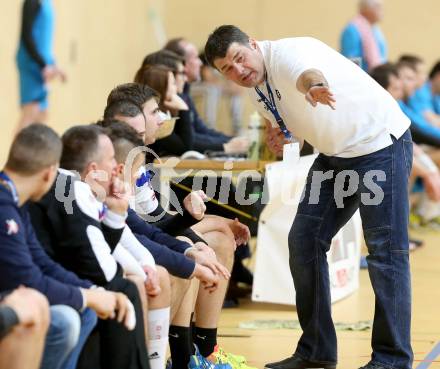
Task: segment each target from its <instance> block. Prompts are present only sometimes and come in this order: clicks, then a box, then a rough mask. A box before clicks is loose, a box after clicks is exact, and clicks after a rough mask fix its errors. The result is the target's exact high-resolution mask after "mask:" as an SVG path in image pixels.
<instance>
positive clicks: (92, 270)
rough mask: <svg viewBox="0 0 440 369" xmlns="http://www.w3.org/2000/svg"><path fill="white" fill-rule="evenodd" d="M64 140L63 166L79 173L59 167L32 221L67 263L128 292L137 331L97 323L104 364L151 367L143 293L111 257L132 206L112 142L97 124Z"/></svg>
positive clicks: (68, 134)
mask: <svg viewBox="0 0 440 369" xmlns="http://www.w3.org/2000/svg"><path fill="white" fill-rule="evenodd" d="M62 140H63V151H62V155H61V160H60V163H61V166H63V167H65V168H68V169H70V170H75V171H76V172H77V173H79V176H80V178H76V177H75V176H74V175H73V174H72V173H69V172H67V171H65V170H63V171H61V173H59V174H58V177H57V180H56V183H55V184H54V186H52V188H51V190H50V191H49V192H48V193H47V194H46V195H45V196H44V197H43V198H42V199H41V200H40V201H39V202H38V203H37V204H35V205H34V206H33V214H32V221H33V223H34V226H35V228H36V230H37V234H38V236H39V238H40V240H41V241H42V243H43V244H44V245H45V247H46V248H47V249H48V250H50V252H51V253H52V254H53V255H54V257H55V258H56V260H57V261H59V262H60V263H61V264H62V265H63V266H65V267H66V268H67V269H69V270H72V271H74V272H75V273H76V274H77V275H79V276H80V277H82V278H87V279H88V280H90V281H92V282H93V283H94V284H96V285H98V286H102V287H105V288H106V289H109V290H112V291H117V292H123V293H125V294H126V295H127V297H128V298H129V299H130V301H131V302H132V304H133V305H134V315H133V316H135V319H134V320H133V321H132V323H134V322H135V324H133V325H132V326H131V327H130V328H131V329H133V328H134V329H133V330H129V329H127V327H125V326H123V325H121V324H120V323H118V322H117V321H100V322H99V323H98V328H99V337H100V344H101V347H103V349H102V350H101V357H100V361H101V366H102V367H103V368H105V369H107V368H114V369H119V368H127V369H139V368H142V369H148V368H149V365H148V354H147V349H146V342H145V330H144V319H143V313H142V306H141V301H140V297H139V293H138V290H137V288H136V285H135V284H133V283H132V282H130V281H128V280H126V279H124V278H123V270H122V267H121V266H120V265H119V264H118V263H117V262H116V260H115V259H114V257H113V256H112V252H113V251H115V249H116V248H117V246H118V245H119V242H120V240H121V239H122V238H123V236H124V229H125V217H126V211H127V206H128V204H127V200H126V199H125V198H124V196H123V191H122V188H121V187H120V186H119V185H118V182H117V181H115V178H114V175H113V174H112V172H113V169H114V164H115V161H114V151H113V146H112V144H111V142H110V140H109V139H108V137H107V136H106V135H105V134H104V132H103V131H102V129H101V128H99V127H97V126H94V125H92V126H77V127H72V128H71V129H69V130H68V131H67V132H66V133H65V134H64V135H63V137H62ZM81 179H82V180H81ZM85 181H87V183H86V182H85ZM97 198H99V199H100V200H101V201H98V200H97ZM104 201H105V205H104V203H103V202H104Z"/></svg>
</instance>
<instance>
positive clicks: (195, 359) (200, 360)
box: [188, 345, 232, 369]
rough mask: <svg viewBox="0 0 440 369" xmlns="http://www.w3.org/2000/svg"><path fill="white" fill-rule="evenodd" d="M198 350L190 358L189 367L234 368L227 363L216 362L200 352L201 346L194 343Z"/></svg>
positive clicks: (207, 368)
mask: <svg viewBox="0 0 440 369" xmlns="http://www.w3.org/2000/svg"><path fill="white" fill-rule="evenodd" d="M194 347H195V349H196V352H195V354H194V355H192V356H191V357H190V359H189V363H188V369H232V367H231V365H229V364H227V363H214V362H213V361H210V360H208V359H207V358H206V357H204V356H202V355H201V354H200V351H199V348H198V347H197V346H196V345H194Z"/></svg>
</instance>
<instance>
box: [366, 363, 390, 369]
mask: <svg viewBox="0 0 440 369" xmlns="http://www.w3.org/2000/svg"><path fill="white" fill-rule="evenodd" d="M359 369H387V368H385V367H384V366H382V365H379V364H374V363H369V364H367V365H365V366H362V367H360V368H359Z"/></svg>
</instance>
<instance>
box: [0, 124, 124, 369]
mask: <svg viewBox="0 0 440 369" xmlns="http://www.w3.org/2000/svg"><path fill="white" fill-rule="evenodd" d="M61 149H62V144H61V141H60V139H59V137H58V136H57V134H56V133H55V132H54V131H53V130H52V129H51V128H49V127H46V126H43V125H32V126H30V127H28V128H25V129H24V130H22V131H21V132H20V133H19V134H18V135H17V136H16V138H15V140H14V141H13V143H12V146H11V149H10V152H9V156H8V160H7V163H6V166H5V168H4V170H3V171H2V172H1V173H0V223H2V224H4V225H5V226H4V227H1V229H0V292H2V293H4V292H6V291H11V290H13V289H16V288H18V287H19V286H21V285H23V286H26V287H30V288H33V289H35V290H37V291H39V292H41V293H43V294H44V295H45V296H46V298H47V299H48V300H49V303H50V305H52V306H51V308H50V315H51V318H50V325H49V331H48V335H47V338H46V347H45V351H44V354H43V362H42V365H41V367H42V368H69V369H73V368H75V366H76V362H77V360H78V356H79V354H80V352H81V349H82V346H83V345H84V342H85V340H86V339H87V337H88V335H89V333H90V332H91V330H92V329H93V327H94V326H95V324H96V315H95V313H94V312H93V311H91V310H90V309H86V308H87V307H90V308H91V309H93V310H95V311H96V313H97V314H98V315H99V316H100V317H102V318H104V319H106V318H109V317H112V318H113V317H114V315H115V310H116V309H118V310H119V314H118V318H119V320H120V321H122V319H125V315H126V314H125V312H126V308H125V304H126V301H127V300H126V298H125V296H123V295H121V294H114V293H112V292H107V291H100V290H94V289H90V288H91V287H92V283H90V282H89V281H87V280H82V279H80V278H78V277H77V276H76V275H75V274H73V273H72V272H69V271H67V270H66V269H64V268H62V267H61V266H60V265H58V264H57V263H55V262H54V261H52V260H51V259H50V258H49V257H48V256H47V254H46V253H45V252H44V250H43V249H42V247H41V245H40V243H39V242H38V240H37V239H36V237H35V233H34V229H33V227H32V225H31V222H30V219H29V214H28V211H27V208H26V206H24V204H25V203H26V202H27V201H28V200H33V201H36V200H39V199H40V198H41V197H42V196H43V195H44V194H45V193H46V192H47V191H48V189H49V188H50V187H51V185H52V183H53V181H54V179H55V176H56V171H57V168H58V163H59V160H60V155H61ZM37 303H38V302H37ZM55 305H56V306H55ZM75 310H76V311H80V310H82V312H81V314H80V318H81V320H80V319H79V318H78V313H77V312H76V311H75Z"/></svg>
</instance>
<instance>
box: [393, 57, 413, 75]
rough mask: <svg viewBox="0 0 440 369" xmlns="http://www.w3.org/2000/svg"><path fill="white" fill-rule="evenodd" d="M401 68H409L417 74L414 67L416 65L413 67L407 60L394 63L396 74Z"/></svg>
mask: <svg viewBox="0 0 440 369" xmlns="http://www.w3.org/2000/svg"><path fill="white" fill-rule="evenodd" d="M402 68H409V69H411V70H413V71H414V72H416V73H417V67H416V65H415V64H414V63H411V62H409V61H407V60H399V61H398V62H397V63H396V69H397V71H398V72H399V71H400V70H401V69H402Z"/></svg>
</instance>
